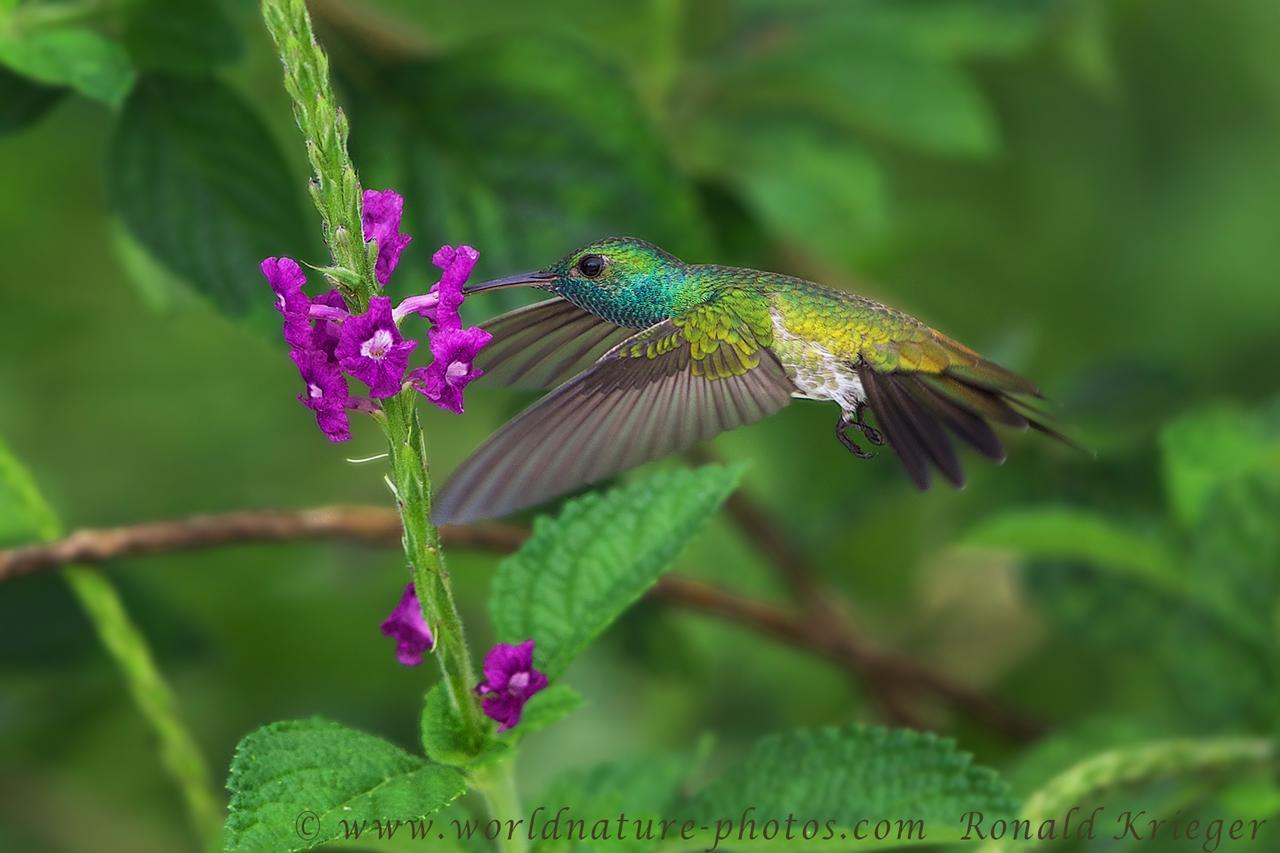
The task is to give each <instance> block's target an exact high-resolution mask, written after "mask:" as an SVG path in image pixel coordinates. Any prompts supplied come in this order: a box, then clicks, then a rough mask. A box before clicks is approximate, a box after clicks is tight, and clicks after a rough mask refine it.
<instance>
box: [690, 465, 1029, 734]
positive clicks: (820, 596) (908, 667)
mask: <svg viewBox="0 0 1280 853" xmlns="http://www.w3.org/2000/svg"><path fill="white" fill-rule="evenodd" d="M686 457H687V458H688V459H689V460H690V461H691V462H692V463H693V464H695V465H705V464H708V463H717V462H719V461H720V460H719V459H718V458H717V457H716V455H715V454H714V453H712V452H711V451H709V450H707V449H705V448H702V447H698V448H694V449H693V450H690V451H689V452H688V453H687V454H686ZM725 511H726V512H727V513H728V515H729V518H730V519H731V520H732V521H733V523H734V526H736V527H737V528H738V531H739V532H740V533H741V534H742V536H743V538H744V539H746V540H747V541H748V542H750V543H751V545H752V546H753V548H754V549H755V551H756V552H757V553H759V554H760V555H761V556H762V557H764V558H765V560H766V561H767V562H768V563H769V565H770V566H771V567H772V568H773V570H774V571H775V572H776V573H777V574H778V576H779V577H780V578H781V579H782V581H783V582H784V583H785V584H786V586H787V588H788V590H789V591H790V592H791V596H792V598H793V599H794V600H795V602H796V604H797V605H798V606H799V607H800V609H801V611H802V613H801V616H800V617H799V619H798V622H797V623H796V624H792V625H789V626H787V627H786V629H785V631H784V632H783V633H777V630H776V629H777V622H776V621H775V620H774V619H772V618H771V619H769V620H765V623H762V624H761V625H760V626H759V627H761V628H762V629H766V630H771V631H773V632H774V633H775V636H778V637H779V638H780V639H783V640H788V641H790V642H793V643H794V644H796V645H800V646H803V647H806V648H809V649H812V650H815V651H820V652H823V653H824V654H826V655H827V656H828V657H831V658H833V659H835V660H837V661H838V662H839V663H840V664H841V665H843V666H844V667H845V669H847V670H848V671H849V672H851V673H852V674H853V675H855V676H856V677H858V678H859V679H860V680H861V681H862V682H863V683H865V684H866V685H867V687H868V691H869V693H870V698H871V700H872V701H873V702H874V703H875V704H876V706H877V708H879V710H880V713H881V714H882V715H883V716H884V717H885V719H886V720H888V721H890V722H893V723H897V724H900V725H906V726H911V727H913V728H924V726H923V725H922V720H921V719H920V717H919V715H918V714H917V712H916V710H915V709H914V708H913V707H912V705H911V703H910V702H909V701H908V700H909V699H910V694H912V693H930V694H934V695H937V696H939V697H942V698H944V699H946V700H947V701H948V702H949V703H950V704H952V705H953V706H955V707H957V708H959V709H962V710H964V711H965V712H967V713H968V714H969V715H970V716H971V717H973V718H974V719H976V720H979V721H981V722H982V723H984V724H986V725H988V726H991V727H992V728H995V729H997V730H999V731H1002V732H1003V733H1004V734H1005V735H1007V736H1008V737H1010V738H1012V739H1015V740H1030V739H1033V738H1035V737H1038V736H1039V735H1041V734H1043V733H1044V730H1045V727H1044V725H1043V724H1042V723H1040V722H1038V721H1036V720H1032V719H1031V718H1029V717H1027V716H1025V715H1023V714H1020V713H1018V712H1016V711H1014V710H1012V709H1007V708H1005V707H1003V706H1001V705H999V704H997V703H995V702H993V701H991V700H989V699H987V698H986V697H985V696H983V695H982V694H981V693H980V692H978V691H976V690H974V689H973V688H971V687H968V686H967V685H964V684H961V683H959V682H956V681H952V680H951V679H950V678H948V677H947V676H945V675H943V674H942V673H939V672H936V671H934V670H931V669H929V668H928V667H926V666H924V665H923V664H921V663H919V662H918V661H916V660H914V659H913V658H911V657H908V656H907V655H903V654H901V653H897V652H887V651H879V650H876V649H874V647H873V646H872V645H871V644H870V643H868V642H867V641H866V640H864V639H863V638H862V636H861V632H860V631H859V630H858V627H857V625H856V623H855V622H854V619H853V616H852V615H851V614H850V613H849V610H848V608H847V606H845V604H844V601H845V600H844V598H843V596H841V595H840V594H839V593H838V592H836V591H835V590H834V589H832V588H831V587H830V586H829V585H828V584H827V583H825V582H824V581H823V580H822V577H821V575H820V573H819V572H818V570H817V568H816V567H815V566H814V565H813V564H812V563H811V562H810V561H809V558H808V556H807V555H806V554H805V552H804V549H803V548H801V547H800V546H799V545H798V544H797V543H796V542H795V540H794V539H792V537H791V535H790V534H789V533H788V532H787V530H786V529H785V528H784V527H783V526H782V525H780V524H778V522H777V521H775V519H774V517H773V515H772V514H770V513H769V511H768V510H767V509H765V507H764V506H763V505H761V504H760V503H759V502H758V501H756V500H755V499H754V498H752V497H751V495H750V494H749V493H748V492H747V491H746V490H743V489H739V490H738V491H736V492H734V493H733V494H732V495H730V497H729V499H728V500H727V501H726V502H725ZM722 603H723V602H722ZM739 603H740V602H739ZM780 613H783V614H784V615H785V612H784V611H780ZM757 615H758V614H757ZM777 616H778V614H776V613H775V614H771V617H777ZM766 625H767V626H768V627H767V628H766ZM786 632H790V633H789V634H787V633H786Z"/></svg>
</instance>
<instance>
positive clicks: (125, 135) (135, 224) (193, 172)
mask: <svg viewBox="0 0 1280 853" xmlns="http://www.w3.org/2000/svg"><path fill="white" fill-rule="evenodd" d="M108 172H109V174H108V178H109V185H108V189H109V192H110V198H111V203H112V206H113V207H114V208H115V210H116V212H117V213H118V214H119V215H120V217H121V219H122V221H123V222H124V224H125V226H126V227H127V228H128V229H129V231H130V232H131V233H132V234H133V235H134V236H135V237H136V238H137V239H138V241H139V242H140V243H142V245H143V246H145V247H146V248H147V249H148V250H149V251H150V252H151V253H152V254H154V255H155V256H156V257H157V258H158V259H159V260H160V261H161V262H162V263H164V265H165V266H166V267H168V268H169V269H170V270H172V271H173V272H174V273H176V274H178V275H180V276H182V277H183V278H184V279H186V280H187V281H189V282H191V283H192V284H193V285H194V286H195V287H196V289H197V290H198V291H199V292H200V293H202V294H203V295H204V296H206V297H207V298H208V299H209V300H210V301H212V302H213V304H214V305H215V306H217V307H218V308H220V309H222V310H224V311H226V312H228V313H230V314H235V315H243V314H247V313H250V312H254V311H256V313H258V314H259V315H260V316H262V317H264V318H266V317H270V316H271V315H272V313H273V312H272V311H271V308H270V300H269V299H267V298H266V297H265V296H264V295H263V294H264V293H266V292H267V291H266V290H265V287H266V284H265V282H263V281H262V277H261V276H260V275H259V274H258V264H259V263H260V262H261V261H262V259H263V258H265V257H269V256H281V255H289V256H292V257H295V258H297V257H305V256H306V254H307V253H308V251H309V247H310V245H311V242H310V240H309V236H308V229H307V227H306V224H305V219H304V217H303V214H302V209H301V206H300V205H299V203H298V202H299V197H298V195H297V186H296V185H295V183H294V181H293V179H292V177H291V175H290V172H289V169H288V167H287V164H286V163H285V161H284V158H283V157H282V156H281V155H280V152H279V151H278V149H277V148H276V146H275V143H274V141H273V140H272V139H271V136H270V134H269V133H268V132H267V129H266V127H265V126H263V124H262V123H261V122H260V121H259V120H258V118H257V117H256V116H255V115H254V114H253V113H252V112H251V111H250V110H249V108H248V107H247V106H246V105H245V104H244V103H243V102H242V101H241V100H240V98H239V96H238V95H236V93H235V92H233V91H232V90H231V89H229V88H227V87H226V86H224V85H223V84H221V83H218V82H216V81H213V80H195V79H190V80H186V79H179V78H164V77H150V78H146V79H144V80H143V81H142V82H141V83H139V85H138V87H137V89H136V90H135V92H134V93H133V95H132V96H131V97H130V98H129V101H128V103H127V104H126V105H125V108H124V111H123V114H122V115H121V117H120V121H119V124H118V125H117V127H116V130H115V135H114V138H113V139H112V141H111V149H110V153H109V166H108Z"/></svg>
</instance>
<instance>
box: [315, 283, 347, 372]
mask: <svg viewBox="0 0 1280 853" xmlns="http://www.w3.org/2000/svg"><path fill="white" fill-rule="evenodd" d="M310 316H311V320H312V324H311V341H310V348H311V349H314V350H319V351H320V352H323V353H324V354H325V355H327V356H328V357H329V358H335V356H334V353H335V352H336V351H337V349H338V341H339V339H340V337H341V334H342V322H343V321H344V320H345V319H346V318H347V302H346V300H345V299H343V298H342V294H341V293H339V292H338V291H337V290H330V291H329V292H328V293H322V294H320V295H319V296H317V297H316V298H315V299H313V300H311V313H310Z"/></svg>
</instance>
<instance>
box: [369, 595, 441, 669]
mask: <svg viewBox="0 0 1280 853" xmlns="http://www.w3.org/2000/svg"><path fill="white" fill-rule="evenodd" d="M381 630H382V633H384V634H386V635H387V636H388V637H391V638H393V639H394V640H395V641H396V660H398V661H400V663H402V664H404V665H405V666H417V665H418V664H420V663H422V653H423V652H429V651H431V650H432V649H434V648H435V647H436V639H435V637H434V636H432V634H431V627H430V626H429V625H427V622H426V620H425V619H423V618H422V607H421V605H420V604H418V596H417V593H415V592H414V589H413V584H409V585H408V586H406V587H405V588H404V595H402V596H400V603H399V604H397V605H396V609H395V610H392V611H391V615H390V616H388V617H387V618H386V621H384V622H383V623H382V629H381Z"/></svg>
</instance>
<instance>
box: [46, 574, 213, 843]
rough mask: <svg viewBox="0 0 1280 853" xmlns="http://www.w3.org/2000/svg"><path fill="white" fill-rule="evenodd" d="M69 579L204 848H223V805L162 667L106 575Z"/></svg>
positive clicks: (67, 575)
mask: <svg viewBox="0 0 1280 853" xmlns="http://www.w3.org/2000/svg"><path fill="white" fill-rule="evenodd" d="M63 574H64V576H65V577H66V579H67V583H68V584H70V586H71V591H72V592H73V593H74V594H75V596H76V598H77V599H78V600H79V601H80V605H81V606H82V607H83V608H84V610H85V613H86V614H88V616H89V621H90V622H92V623H93V627H94V630H95V631H96V632H97V634H98V639H100V640H101V641H102V645H103V647H104V648H105V649H106V650H107V653H108V654H109V655H110V656H111V657H112V658H113V659H114V660H115V662H116V666H118V667H119V669H120V673H121V674H122V675H123V676H124V680H125V684H126V685H127V686H128V688H129V694H130V695H131V696H132V697H133V702H134V704H135V705H137V706H138V710H139V711H140V712H141V713H142V716H143V717H144V718H146V720H147V722H148V723H149V724H150V725H151V729H152V731H154V732H155V734H156V738H157V739H158V740H159V741H160V760H161V762H162V763H163V764H164V767H165V769H166V770H167V771H168V773H169V776H170V778H172V779H173V781H174V782H175V783H177V785H178V789H179V790H180V791H181V792H182V798H183V800H184V802H185V803H186V807H187V814H188V816H189V817H190V819H191V823H192V825H193V826H194V827H195V830H196V832H197V833H198V834H199V836H200V838H201V840H202V841H203V842H204V847H205V848H206V849H208V850H217V849H220V847H221V843H220V837H221V831H222V830H221V827H222V801H221V799H220V798H219V797H218V796H217V795H216V794H215V793H214V791H213V787H212V785H211V784H210V776H209V768H208V765H207V764H205V760H204V756H203V755H202V754H201V752H200V748H199V747H198V746H197V745H196V742H195V738H194V737H192V736H191V733H190V732H189V731H188V730H187V728H186V726H185V725H184V724H183V722H182V717H181V714H180V712H179V710H178V700H177V698H176V697H175V696H174V694H173V691H172V690H171V689H170V688H169V685H168V684H167V683H166V682H165V680H164V677H163V676H162V675H161V674H160V671H159V670H158V669H157V668H156V664H155V660H154V659H153V658H152V656H151V649H150V648H149V647H148V646H147V641H146V638H145V637H143V636H142V632H140V631H139V630H138V628H137V626H136V625H134V624H133V620H131V619H130V618H129V614H128V612H127V611H126V610H125V608H124V602H123V601H121V600H120V595H119V594H118V593H117V592H116V590H115V587H113V586H112V585H111V582H110V581H108V580H107V579H106V578H105V577H104V576H103V575H102V573H101V572H99V571H98V570H96V569H91V568H88V567H86V566H68V567H67V569H66V570H65V571H64V573H63Z"/></svg>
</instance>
